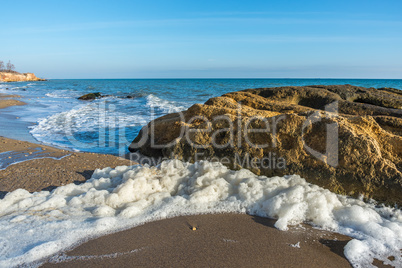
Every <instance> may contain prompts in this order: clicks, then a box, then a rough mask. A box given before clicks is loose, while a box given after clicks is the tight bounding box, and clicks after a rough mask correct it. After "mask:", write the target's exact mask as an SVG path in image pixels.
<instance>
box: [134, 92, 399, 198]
mask: <svg viewBox="0 0 402 268" xmlns="http://www.w3.org/2000/svg"><path fill="white" fill-rule="evenodd" d="M401 109H402V91H400V90H398V89H391V88H381V89H375V88H364V87H357V86H351V85H332V86H322V85H317V86H304V87H279V88H260V89H249V90H244V91H239V92H233V93H228V94H224V95H223V96H221V97H216V98H211V99H209V100H208V101H207V102H206V103H205V104H203V105H201V104H195V105H193V106H192V107H190V108H189V109H188V110H187V111H184V112H182V113H175V114H168V115H166V116H163V117H160V118H157V119H156V120H154V121H152V122H150V123H149V124H148V125H147V126H145V127H144V128H143V129H142V130H141V132H140V134H139V135H138V137H136V138H135V139H134V141H133V143H132V144H131V145H130V148H129V149H130V151H132V152H134V151H140V152H141V153H142V154H145V155H148V156H153V157H161V156H162V157H176V158H179V159H183V160H185V161H196V160H201V159H207V160H217V161H221V162H222V163H223V164H225V165H227V166H229V167H230V168H235V169H238V168H248V169H250V170H251V171H253V172H254V173H256V174H260V175H267V176H283V175H286V174H298V175H300V176H302V177H303V178H305V179H306V180H307V181H309V182H311V183H314V184H317V185H319V186H322V187H325V188H327V189H329V190H331V191H334V192H336V193H340V194H347V195H351V196H355V197H356V196H359V195H364V197H366V198H374V199H375V200H378V201H380V202H385V203H387V204H392V205H393V204H397V205H399V206H400V205H402V110H401Z"/></svg>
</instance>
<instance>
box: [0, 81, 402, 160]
mask: <svg viewBox="0 0 402 268" xmlns="http://www.w3.org/2000/svg"><path fill="white" fill-rule="evenodd" d="M318 84H324V85H331V84H352V85H357V86H364V87H393V88H398V89H402V80H379V79H372V80H370V79H355V80H350V79H348V80H346V79H111V80H102V79H95V80H72V79H71V80H49V81H45V82H17V83H3V84H1V83H0V93H5V94H18V95H21V96H22V97H23V98H22V99H21V100H22V101H24V102H27V103H28V104H29V105H26V106H18V107H10V108H7V109H2V110H1V111H0V123H2V124H3V126H1V130H0V135H2V136H6V137H10V138H13V137H15V136H16V135H17V136H18V137H19V138H22V139H25V140H28V141H32V140H31V137H33V138H34V139H35V140H36V141H38V142H41V143H45V144H49V145H53V146H57V147H62V148H68V149H73V150H78V151H86V152H96V153H107V154H115V155H118V154H122V153H124V152H127V147H128V145H129V144H130V143H131V141H132V140H133V139H134V138H135V137H136V136H137V134H138V132H139V130H140V129H141V128H142V126H144V125H145V124H146V123H147V122H149V121H150V120H152V119H154V118H157V117H160V116H162V115H165V114H167V113H172V112H179V111H182V110H185V109H187V108H189V107H190V106H191V105H193V104H195V103H204V102H205V101H207V100H208V99H209V98H211V97H216V96H220V95H222V94H225V93H228V92H233V91H238V90H244V89H248V88H260V87H278V86H305V85H318ZM93 92H100V93H101V94H102V95H105V96H107V97H104V98H102V99H98V100H94V101H82V100H78V99H77V98H78V97H80V96H82V95H84V94H87V93H93ZM5 115H7V116H8V117H7V118H12V119H13V120H8V121H9V123H10V124H14V125H15V122H16V121H17V122H20V123H21V124H20V126H21V127H22V128H27V129H25V130H24V129H23V130H21V129H18V133H15V132H16V131H15V129H16V128H15V127H14V128H13V127H10V128H9V127H8V123H7V121H6V120H5V119H4V116H5ZM1 117H3V118H1ZM17 117H18V119H17V120H16V118H17ZM13 121H14V123H13ZM20 130H21V131H25V133H26V134H27V135H26V136H25V138H24V137H21V133H20V132H21V131H20ZM28 131H29V133H28ZM28 135H29V136H28Z"/></svg>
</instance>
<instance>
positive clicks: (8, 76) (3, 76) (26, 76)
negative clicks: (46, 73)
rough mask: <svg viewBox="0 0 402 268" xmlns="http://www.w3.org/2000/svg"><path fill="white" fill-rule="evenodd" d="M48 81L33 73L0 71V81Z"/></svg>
mask: <svg viewBox="0 0 402 268" xmlns="http://www.w3.org/2000/svg"><path fill="white" fill-rule="evenodd" d="M23 81H46V79H42V78H38V77H36V76H35V75H34V74H33V73H23V74H21V73H17V72H0V82H23Z"/></svg>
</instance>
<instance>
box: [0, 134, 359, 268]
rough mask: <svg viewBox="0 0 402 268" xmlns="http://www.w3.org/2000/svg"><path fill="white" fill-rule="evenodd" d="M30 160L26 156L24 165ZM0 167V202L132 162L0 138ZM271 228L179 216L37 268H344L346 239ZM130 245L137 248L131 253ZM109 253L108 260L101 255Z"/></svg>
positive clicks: (242, 218) (237, 218) (226, 217)
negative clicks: (22, 192) (79, 267)
mask: <svg viewBox="0 0 402 268" xmlns="http://www.w3.org/2000/svg"><path fill="white" fill-rule="evenodd" d="M32 155H33V157H34V159H31V160H29V159H28V160H26V159H25V161H24V158H27V157H28V158H29V157H30V156H32ZM41 157H47V158H41ZM7 161H8V163H7ZM20 161H22V162H20ZM13 162H15V163H13ZM0 163H2V164H3V165H6V164H10V165H8V166H5V167H4V166H3V167H1V168H0V189H1V191H0V198H3V197H4V196H5V195H6V194H7V192H10V191H13V190H16V189H18V188H23V189H25V190H28V191H30V192H35V191H51V190H53V189H54V188H56V187H57V186H61V185H66V184H69V183H75V184H78V183H82V182H84V181H85V180H87V179H89V178H90V177H91V175H92V173H93V170H94V169H96V168H101V167H106V166H111V167H115V166H118V165H129V164H132V163H131V162H130V161H129V160H127V159H123V158H119V157H116V156H112V155H101V154H95V153H77V152H71V151H67V150H61V149H57V148H53V147H50V146H46V145H38V144H33V143H29V142H25V141H19V140H14V139H9V138H4V137H0ZM274 223H275V220H272V219H268V218H261V217H255V216H250V215H246V214H206V215H193V216H179V217H175V218H171V219H165V220H160V221H156V222H150V223H146V224H144V225H141V226H137V227H134V228H130V229H128V230H125V231H122V232H117V233H114V234H109V235H106V236H101V237H99V238H96V239H93V240H89V241H87V242H85V243H83V244H81V245H78V246H76V247H75V248H73V249H72V250H71V251H69V252H67V253H63V252H61V253H59V255H56V256H70V257H71V258H69V257H67V258H66V259H67V260H69V261H63V262H60V263H54V259H55V258H56V259H57V257H54V256H53V257H52V258H51V259H50V260H47V262H46V263H45V264H44V265H43V267H73V266H76V265H85V266H86V267H98V266H99V265H107V266H108V267H121V266H125V265H127V264H128V263H133V262H135V263H137V264H138V265H141V266H144V267H152V266H153V267H154V266H155V265H162V266H163V265H173V266H177V265H181V266H188V265H191V266H193V267H201V266H203V265H205V260H207V261H208V263H209V264H210V265H214V266H216V265H218V266H219V265H231V264H232V265H236V264H237V265H239V264H243V265H244V266H249V267H250V266H253V265H259V266H261V265H262V266H263V265H264V264H265V265H266V264H267V263H274V265H275V266H283V265H286V266H288V267H297V266H298V265H300V263H302V265H308V266H309V267H322V266H323V265H325V266H326V267H339V266H341V267H350V264H349V263H348V261H347V260H346V258H345V257H344V255H343V247H344V245H345V244H346V243H347V242H348V241H349V240H350V239H351V238H349V237H347V236H344V235H340V234H337V233H331V232H328V231H322V230H318V229H314V228H313V227H311V226H309V225H306V224H302V225H300V226H296V227H291V228H290V230H289V231H286V232H284V231H280V230H278V229H277V228H275V227H274ZM192 227H196V230H194V231H193V230H192ZM299 242H300V243H299ZM297 243H299V244H297ZM138 248H141V249H144V250H140V251H138V252H137V251H135V250H136V249H138ZM133 250H134V251H133ZM126 252H131V253H130V254H126ZM110 254H112V255H113V257H102V256H103V255H107V256H109V255H110ZM77 256H78V257H77ZM80 256H81V257H80ZM85 256H91V257H90V258H85ZM96 256H100V257H96ZM110 256H111V255H110ZM60 258H62V257H60Z"/></svg>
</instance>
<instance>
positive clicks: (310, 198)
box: [0, 160, 402, 267]
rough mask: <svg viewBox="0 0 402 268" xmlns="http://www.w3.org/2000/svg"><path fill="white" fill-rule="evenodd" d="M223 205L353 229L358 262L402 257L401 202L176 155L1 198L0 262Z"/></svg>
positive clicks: (283, 221)
mask: <svg viewBox="0 0 402 268" xmlns="http://www.w3.org/2000/svg"><path fill="white" fill-rule="evenodd" d="M222 212H237V213H248V214H251V215H258V216H263V217H270V218H276V219H278V220H277V222H276V224H275V226H276V227H277V228H278V229H280V230H287V229H288V226H289V225H293V224H298V223H301V222H303V221H304V222H309V223H311V224H312V225H315V226H318V227H321V228H323V229H328V230H333V231H336V232H339V233H342V234H346V235H350V236H352V237H354V238H355V239H353V240H351V241H350V242H349V243H348V244H347V245H346V247H345V255H346V257H347V258H348V259H349V261H350V262H351V263H352V264H353V266H355V267H370V265H371V262H372V260H373V258H377V259H380V260H382V261H384V262H385V263H386V264H390V265H394V266H396V267H398V266H399V267H400V265H401V263H402V258H401V253H400V250H401V249H402V213H401V210H399V209H392V208H389V207H383V206H381V207H380V206H378V207H377V206H375V205H374V204H368V203H364V202H363V201H361V200H357V199H352V198H347V197H345V196H340V195H336V194H334V193H332V192H330V191H328V190H325V189H323V188H321V187H318V186H316V185H312V184H309V183H307V182H306V181H305V180H304V179H302V178H300V177H299V176H297V175H292V176H285V177H272V178H267V177H265V176H256V175H255V174H253V173H251V172H250V171H248V170H239V171H232V170H229V169H227V168H226V167H224V166H223V165H221V164H219V163H211V162H206V161H202V162H197V163H195V164H190V163H183V162H181V161H178V160H173V161H165V162H162V164H161V165H160V166H159V167H148V166H132V167H127V166H121V167H117V168H116V169H111V168H104V169H102V170H96V171H95V173H94V174H93V176H92V178H91V179H90V180H88V181H87V182H85V183H83V184H80V185H75V184H69V185H65V186H61V187H58V188H56V189H55V190H53V191H52V192H46V191H43V192H37V193H32V194H30V193H28V192H27V191H25V190H22V189H19V190H16V191H14V192H11V193H9V194H7V195H6V196H5V197H4V199H2V200H0V266H1V267H9V266H18V265H21V264H32V263H35V262H36V264H37V265H38V264H39V262H38V261H40V260H43V259H44V258H47V257H49V256H52V255H54V254H57V253H59V252H60V251H62V250H66V249H68V248H70V247H72V246H73V245H76V244H77V243H78V242H80V241H81V242H82V240H83V239H84V240H85V239H88V238H90V237H96V236H100V235H103V234H106V233H110V232H115V231H117V230H122V229H126V228H130V227H133V226H137V225H140V224H143V223H146V222H149V221H155V220H159V219H164V218H168V217H174V216H179V215H189V214H201V213H222ZM389 256H393V257H394V258H395V259H394V260H393V261H390V260H389V259H388V258H387V257H389Z"/></svg>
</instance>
